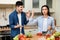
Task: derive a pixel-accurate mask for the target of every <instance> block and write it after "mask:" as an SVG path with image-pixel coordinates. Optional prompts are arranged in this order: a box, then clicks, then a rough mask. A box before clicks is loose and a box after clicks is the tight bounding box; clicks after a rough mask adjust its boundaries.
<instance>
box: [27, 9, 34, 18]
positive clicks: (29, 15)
mask: <svg viewBox="0 0 60 40" xmlns="http://www.w3.org/2000/svg"><path fill="white" fill-rule="evenodd" d="M26 17H27V18H28V19H29V18H33V17H34V10H32V11H30V10H28V12H27V13H26Z"/></svg>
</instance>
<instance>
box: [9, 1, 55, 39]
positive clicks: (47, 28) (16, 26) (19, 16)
mask: <svg viewBox="0 0 60 40" xmlns="http://www.w3.org/2000/svg"><path fill="white" fill-rule="evenodd" d="M15 6H16V10H14V11H13V12H12V13H11V14H10V15H9V24H10V27H11V37H12V40H13V38H14V37H15V36H16V35H18V34H20V33H21V32H22V34H25V33H24V25H26V24H27V23H32V24H34V23H37V25H38V32H41V33H42V32H46V33H53V31H54V30H55V25H54V18H53V17H51V16H50V11H49V7H48V6H47V5H43V6H42V7H41V14H42V16H39V17H37V18H36V19H34V20H33V17H34V11H32V15H31V16H30V12H27V13H25V12H23V3H22V2H21V1H17V2H16V5H15ZM20 28H22V30H21V31H20ZM51 30H53V31H52V32H51Z"/></svg>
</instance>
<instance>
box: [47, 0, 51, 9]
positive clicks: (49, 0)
mask: <svg viewBox="0 0 60 40" xmlns="http://www.w3.org/2000/svg"><path fill="white" fill-rule="evenodd" d="M46 4H47V5H48V6H49V8H52V0H47V1H46Z"/></svg>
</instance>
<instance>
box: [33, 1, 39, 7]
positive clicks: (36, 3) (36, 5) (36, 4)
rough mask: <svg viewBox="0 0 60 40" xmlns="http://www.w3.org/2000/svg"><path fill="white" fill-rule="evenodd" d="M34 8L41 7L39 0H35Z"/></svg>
mask: <svg viewBox="0 0 60 40" xmlns="http://www.w3.org/2000/svg"><path fill="white" fill-rule="evenodd" d="M32 6H33V8H39V0H33V5H32Z"/></svg>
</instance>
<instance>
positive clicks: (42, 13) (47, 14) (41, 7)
mask: <svg viewBox="0 0 60 40" xmlns="http://www.w3.org/2000/svg"><path fill="white" fill-rule="evenodd" d="M43 7H46V8H47V9H48V13H47V15H48V16H50V10H49V7H48V6H47V5H43V6H42V7H41V13H42V8H43ZM42 15H43V13H42Z"/></svg>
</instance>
